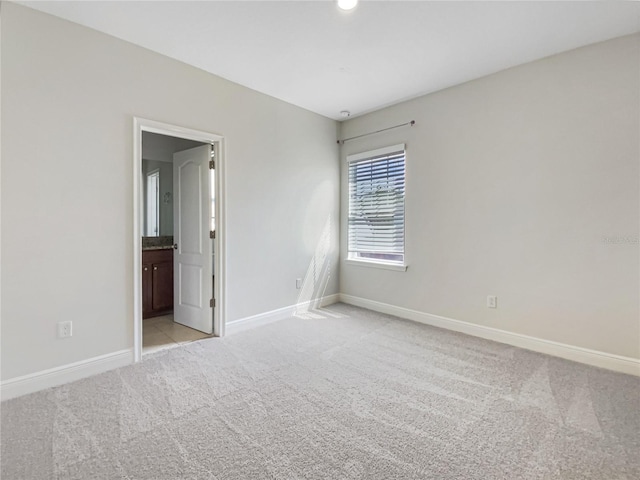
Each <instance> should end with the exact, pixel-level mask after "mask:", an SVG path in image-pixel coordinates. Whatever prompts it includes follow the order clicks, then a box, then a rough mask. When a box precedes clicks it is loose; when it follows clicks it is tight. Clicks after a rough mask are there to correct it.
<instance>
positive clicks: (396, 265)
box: [344, 143, 408, 271]
mask: <svg viewBox="0 0 640 480" xmlns="http://www.w3.org/2000/svg"><path fill="white" fill-rule="evenodd" d="M398 152H403V156H404V177H405V178H404V192H403V197H404V199H403V217H402V222H403V224H402V230H403V234H402V244H403V247H402V261H400V260H398V261H393V260H383V259H372V258H363V257H354V256H352V255H353V254H352V251H351V248H350V247H351V246H350V242H349V238H350V233H351V225H350V221H349V217H350V212H351V208H352V198H351V178H350V167H351V164H352V163H354V162H360V161H364V160H369V159H374V158H376V157H383V156H385V155H391V154H394V153H398ZM346 160H347V229H346V230H347V241H346V245H347V252H346V258H345V260H344V262H345V263H346V264H349V265H356V266H361V267H373V268H382V269H386V270H395V271H406V270H407V267H408V265H407V255H406V223H407V222H406V184H407V182H406V172H407V151H406V145H405V144H404V143H400V144H396V145H390V146H387V147H382V148H377V149H375V150H368V151H366V152H360V153H355V154H351V155H347V158H346Z"/></svg>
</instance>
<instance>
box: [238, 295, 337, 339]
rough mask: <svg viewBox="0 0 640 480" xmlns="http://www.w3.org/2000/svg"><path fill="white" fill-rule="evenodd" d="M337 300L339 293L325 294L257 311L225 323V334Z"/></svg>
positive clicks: (291, 315) (254, 326) (323, 305)
mask: <svg viewBox="0 0 640 480" xmlns="http://www.w3.org/2000/svg"><path fill="white" fill-rule="evenodd" d="M338 301H339V294H337V293H336V294H333V295H327V296H325V297H321V298H317V299H314V300H309V301H307V302H301V303H298V304H296V305H289V306H288V307H282V308H278V309H276V310H271V311H269V312H264V313H259V314H257V315H252V316H250V317H245V318H241V319H239V320H234V321H233V322H229V323H227V328H226V334H227V335H231V334H234V333H239V332H244V331H246V330H250V329H252V328H256V327H261V326H262V325H268V324H269V323H273V322H277V321H280V320H284V319H286V318H291V317H293V316H296V314H297V313H298V312H300V311H304V312H307V311H309V309H312V310H313V309H316V308H319V307H326V306H327V305H331V304H334V303H337V302H338Z"/></svg>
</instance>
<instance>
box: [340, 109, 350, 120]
mask: <svg viewBox="0 0 640 480" xmlns="http://www.w3.org/2000/svg"><path fill="white" fill-rule="evenodd" d="M340 116H341V117H342V118H349V117H350V116H351V112H350V111H349V110H342V111H341V112H340Z"/></svg>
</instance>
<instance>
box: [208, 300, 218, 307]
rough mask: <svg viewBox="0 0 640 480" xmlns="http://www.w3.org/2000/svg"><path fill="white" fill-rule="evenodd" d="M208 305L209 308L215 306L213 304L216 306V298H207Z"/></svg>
mask: <svg viewBox="0 0 640 480" xmlns="http://www.w3.org/2000/svg"><path fill="white" fill-rule="evenodd" d="M209 306H210V307H211V308H213V307H215V306H216V299H215V298H212V299H211V300H209Z"/></svg>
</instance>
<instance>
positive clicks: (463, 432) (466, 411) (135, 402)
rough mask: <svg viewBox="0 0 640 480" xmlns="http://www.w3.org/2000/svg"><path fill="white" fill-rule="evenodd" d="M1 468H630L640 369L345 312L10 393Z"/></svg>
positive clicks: (40, 474) (46, 475)
mask: <svg viewBox="0 0 640 480" xmlns="http://www.w3.org/2000/svg"><path fill="white" fill-rule="evenodd" d="M1 438H2V479H3V480H14V479H47V480H50V479H82V480H88V479H158V480H160V479H171V480H174V479H242V480H250V479H332V480H333V479H363V480H364V479H367V480H370V479H374V480H375V479H385V480H387V479H464V480H470V479H483V480H486V479H510V480H517V479H552V478H562V479H602V480H613V479H638V478H640V379H638V378H636V377H632V376H627V375H622V374H616V373H612V372H608V371H605V370H600V369H597V368H591V367H588V366H584V365H580V364H576V363H572V362H568V361H564V360H560V359H556V358H552V357H547V356H545V355H540V354H536V353H533V352H529V351H526V350H521V349H517V348H513V347H509V346H506V345H501V344H497V343H492V342H489V341H485V340H480V339H476V338H472V337H468V336H465V335H461V334H456V333H452V332H448V331H445V330H439V329H436V328H431V327H427V326H423V325H419V324H415V323H411V322H408V321H403V320H399V319H397V318H394V317H390V316H386V315H381V314H377V313H374V312H370V311H367V310H362V309H359V308H355V307H350V306H347V305H342V304H338V305H334V306H332V307H329V308H328V309H325V310H323V311H321V312H319V313H317V314H309V315H306V318H291V319H288V320H283V321H281V322H277V323H274V324H271V325H267V326H263V327H261V328H256V329H253V330H249V331H246V332H243V333H238V334H236V335H232V336H229V337H227V338H224V339H208V340H202V341H198V342H194V343H190V344H188V345H186V346H184V347H180V348H175V349H171V350H165V351H162V352H159V353H156V354H152V355H149V356H145V359H144V361H143V362H142V363H140V364H137V365H133V366H130V367H125V368H121V369H119V370H115V371H112V372H108V373H105V374H102V375H99V376H95V377H92V378H89V379H86V380H82V381H79V382H75V383H72V384H69V385H65V386H62V387H58V388H54V389H50V390H47V391H44V392H40V393H36V394H33V395H29V396H25V397H22V398H18V399H14V400H10V401H7V402H4V403H3V404H2V435H1Z"/></svg>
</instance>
